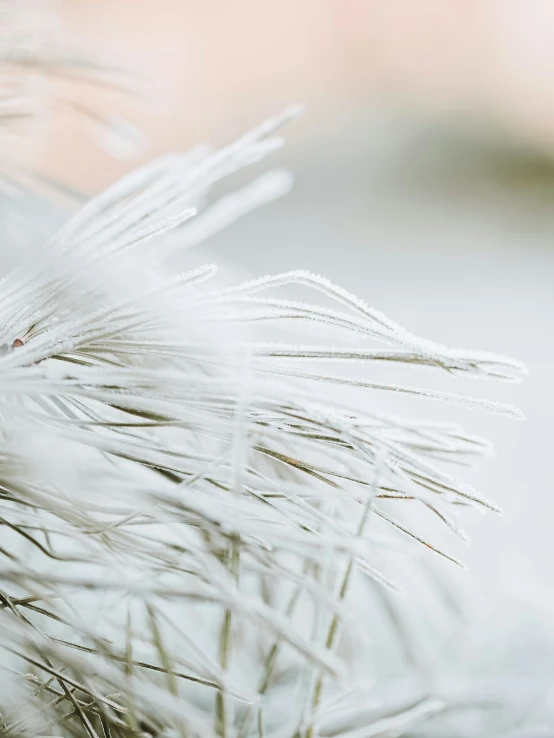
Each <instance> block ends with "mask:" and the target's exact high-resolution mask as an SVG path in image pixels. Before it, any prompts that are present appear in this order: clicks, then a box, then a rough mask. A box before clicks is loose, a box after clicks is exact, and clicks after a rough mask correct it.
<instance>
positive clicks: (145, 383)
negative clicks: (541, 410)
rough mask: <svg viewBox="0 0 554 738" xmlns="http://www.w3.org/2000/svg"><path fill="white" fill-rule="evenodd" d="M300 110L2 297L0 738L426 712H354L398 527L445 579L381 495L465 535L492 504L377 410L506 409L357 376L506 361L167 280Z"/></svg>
mask: <svg viewBox="0 0 554 738" xmlns="http://www.w3.org/2000/svg"><path fill="white" fill-rule="evenodd" d="M295 113H296V110H291V111H287V112H286V113H285V114H284V115H283V116H280V117H278V118H276V119H274V120H271V121H268V122H267V123H265V124H263V125H262V126H260V127H258V128H256V129H255V130H253V131H251V132H250V133H248V134H247V135H245V136H243V137H242V138H240V139H239V140H238V141H237V142H235V143H234V144H232V145H230V146H228V147H226V148H224V149H222V150H220V151H213V150H211V149H210V148H208V147H202V148H199V149H196V150H194V151H192V152H190V153H189V154H187V155H169V156H165V157H163V158H161V159H158V160H156V161H154V162H152V163H150V164H148V165H147V166H145V167H143V168H141V169H139V170H137V171H135V172H133V173H132V174H131V175H128V176H126V177H125V178H123V179H122V180H121V181H119V182H117V183H116V184H115V185H113V186H112V187H110V188H109V189H108V190H107V191H106V192H104V193H103V194H101V195H100V196H98V197H96V198H94V199H92V200H91V201H90V202H89V203H88V204H87V205H86V206H85V207H84V208H83V209H82V210H81V211H80V212H78V213H77V214H76V215H75V216H74V217H73V218H71V220H70V221H69V222H68V223H67V225H66V226H65V227H63V228H62V230H61V231H60V232H59V233H58V235H57V236H56V237H55V238H54V239H53V240H52V241H51V242H50V243H49V244H47V245H46V246H45V248H44V249H43V250H42V251H41V252H40V253H39V254H38V256H36V258H34V260H33V261H32V262H30V263H25V264H23V265H22V266H21V267H19V268H18V269H16V270H15V271H14V272H13V273H11V274H9V275H8V276H7V277H5V278H4V280H3V281H2V282H1V283H0V311H1V314H2V323H1V326H0V332H1V336H0V344H2V346H3V349H2V356H0V398H1V400H0V403H1V404H0V422H1V429H2V440H1V443H2V450H1V458H2V479H1V482H0V523H1V524H2V541H1V544H0V546H1V547H0V582H1V592H0V599H1V603H2V610H1V612H0V627H1V629H2V630H1V632H2V636H1V638H0V653H1V656H0V665H1V668H2V671H1V674H2V677H1V678H2V690H1V691H0V712H1V713H2V719H3V724H4V731H5V732H6V733H7V734H9V735H14V736H15V735H22V736H23V735H25V736H27V735H29V736H30V735H53V734H55V735H64V736H67V735H75V736H82V735H88V736H90V737H91V738H96V736H102V735H104V736H107V737H109V736H124V735H125V736H127V735H133V734H136V733H149V734H160V733H163V734H167V735H183V736H201V737H202V738H205V737H206V736H213V735H218V736H227V737H229V738H230V737H231V736H233V737H237V738H246V737H247V736H262V735H264V736H269V735H271V736H275V738H277V736H279V737H282V738H293V737H295V736H299V737H300V736H301V737H302V738H314V737H315V736H316V735H326V736H342V738H369V737H370V736H392V735H401V734H404V733H405V732H406V731H408V730H410V729H411V728H412V727H413V726H415V725H417V724H419V723H421V722H422V721H423V720H425V719H427V718H428V717H429V716H431V715H435V714H437V713H440V712H441V711H447V710H448V703H447V702H445V700H444V699H443V698H442V697H440V696H439V695H437V694H434V693H433V692H432V690H424V691H423V692H422V693H421V694H418V695H416V696H414V695H413V694H407V695H406V696H405V697H403V696H402V695H397V700H396V703H395V704H394V705H391V706H390V707H389V708H388V709H383V708H382V707H381V708H379V706H378V705H375V704H374V702H373V700H374V686H375V674H376V671H375V669H376V665H375V664H371V663H368V651H367V648H366V645H367V638H368V637H369V636H373V637H375V632H374V629H373V627H372V620H371V618H372V613H373V612H374V606H375V602H376V600H375V597H380V594H379V593H380V592H385V593H386V592H388V591H389V590H394V589H395V588H396V584H395V582H394V581H391V577H390V572H388V571H384V570H382V567H381V566H380V564H379V563H378V562H382V561H386V560H387V558H388V552H389V549H390V546H393V547H395V546H397V545H398V544H399V543H400V542H401V541H402V539H404V538H406V537H410V538H412V539H414V540H415V541H416V542H420V543H421V544H423V545H424V546H425V547H427V548H429V549H431V551H426V552H425V554H426V555H428V556H433V555H434V554H436V555H439V556H442V557H444V558H447V559H451V561H452V566H456V564H458V563H460V562H458V561H457V559H456V558H455V557H453V556H451V555H450V554H449V552H448V551H446V550H443V549H442V548H441V547H439V546H438V545H435V544H434V543H433V541H429V540H427V539H426V538H425V537H424V536H423V535H422V534H421V533H419V532H418V530H417V529H416V528H415V527H414V525H413V524H412V523H411V521H410V516H409V515H408V516H406V515H404V516H403V517H399V516H398V515H396V514H395V513H394V512H391V511H390V510H391V508H390V504H389V506H388V507H387V501H388V500H394V501H395V502H394V504H396V505H401V506H402V507H404V502H403V501H405V504H406V508H407V510H408V509H412V507H411V506H412V505H413V504H414V501H416V502H418V503H420V505H421V506H423V507H424V508H425V509H426V510H428V511H429V513H430V514H433V515H436V516H438V517H439V518H440V519H441V520H442V521H443V522H444V523H445V524H446V525H447V526H448V527H449V528H450V529H451V531H452V532H453V534H454V535H459V536H462V537H463V533H462V532H461V531H460V529H459V526H458V523H457V520H456V510H457V509H460V508H462V507H478V508H479V507H480V508H486V509H493V510H494V509H496V508H495V505H494V504H493V503H491V502H489V501H488V500H486V499H484V498H483V497H481V496H480V495H479V494H478V492H477V491H475V490H474V489H473V488H472V487H470V486H469V485H467V484H465V483H463V482H462V481H460V480H459V479H457V478H456V476H454V475H452V474H451V473H450V471H448V468H447V466H448V463H449V462H456V463H468V462H470V461H471V460H472V459H473V458H477V457H479V456H480V455H482V454H483V453H487V452H488V451H489V448H490V447H489V445H488V443H486V442H485V441H482V440H481V439H479V438H476V437H474V436H472V435H468V434H466V433H465V432H464V431H463V430H461V429H460V428H459V427H458V426H457V425H455V424H440V423H436V422H432V421H426V420H405V419H399V418H397V417H392V416H391V417H388V416H384V415H382V414H379V413H377V412H374V411H372V402H371V398H372V396H373V393H374V392H376V391H378V392H394V393H404V394H408V395H413V396H416V397H421V398H432V399H438V400H442V401H445V402H448V403H453V404H462V405H466V406H474V407H476V408H479V409H483V410H487V411H490V412H497V413H503V414H506V415H509V416H515V417H518V416H519V413H518V411H517V410H515V409H514V408H512V407H511V406H507V405H501V404H498V403H494V402H490V401H485V400H482V399H475V398H470V397H465V396H460V395H458V394H454V393H445V392H434V391H432V390H429V389H424V388H420V387H415V386H411V385H396V384H383V383H376V382H374V381H371V378H370V374H369V370H370V368H371V367H372V366H373V365H374V364H375V363H379V364H385V365H386V364H395V365H398V364H406V365H412V366H416V367H418V366H420V367H426V368H431V369H434V370H437V371H446V372H449V373H450V374H452V375H465V376H470V377H474V378H477V379H495V380H496V379H497V380H503V381H514V380H518V379H519V378H520V377H521V376H522V374H523V373H524V371H525V370H524V367H523V366H522V365H521V364H520V363H519V362H516V361H513V360H511V359H508V358H506V357H502V356H495V355H491V354H487V353H483V352H475V351H459V350H451V349H447V348H445V347H444V346H440V345H437V344H434V343H432V342H430V341H426V340H422V339H420V338H418V337H416V336H414V335H413V334H411V333H409V332H408V331H406V330H404V329H403V328H401V327H400V326H398V325H396V324H395V323H393V322H392V321H391V320H389V319H388V318H387V317H385V316H384V315H383V314H381V313H380V312H378V311H376V310H374V309H373V308H370V307H369V306H368V305H367V304H366V303H365V302H363V301H362V300H360V299H358V298H357V297H355V296H353V295H351V294H349V293H348V292H346V291H345V290H343V289H341V288H340V287H337V286H335V285H334V284H332V283H331V282H330V281H328V280H326V279H324V278H322V277H319V276H315V275H313V274H310V273H307V272H304V271H290V272H287V273H285V274H279V275H276V276H265V277H263V278H260V279H256V280H252V281H249V282H246V283H243V284H239V285H238V286H234V287H228V286H227V287H221V286H218V285H217V283H216V277H215V273H216V268H215V267H214V266H213V265H206V266H205V267H202V268H198V269H194V270H192V271H189V272H186V273H181V274H175V273H173V272H172V270H171V269H170V268H169V267H168V266H167V264H168V261H167V260H168V257H169V255H171V254H172V253H173V252H174V251H175V249H176V248H179V247H181V248H184V247H189V246H192V245H196V244H198V243H200V242H201V241H203V240H204V239H205V238H206V237H207V236H209V235H211V234H212V233H213V232H215V231H216V230H218V229H220V228H222V227H224V226H226V225H227V224H228V223H229V222H232V221H233V220H234V219H235V218H236V217H239V216H240V215H242V214H243V213H245V212H247V211H248V210H249V209H251V208H252V207H255V206H257V205H259V204H262V203H265V202H269V201H271V200H272V199H273V198H275V197H277V196H279V195H281V194H282V193H283V192H285V191H286V190H287V189H288V187H289V185H290V178H289V176H288V175H287V174H286V173H284V172H280V171H276V172H272V173H270V174H268V175H265V176H264V177H262V178H261V179H260V180H258V181H257V182H255V183H254V184H253V185H250V186H249V187H247V188H246V189H244V190H242V191H240V192H239V193H237V194H234V195H230V196H226V197H225V198H223V199H221V200H219V201H216V202H215V203H213V204H210V203H211V200H210V196H209V195H210V190H211V188H212V186H213V185H214V184H215V183H217V182H219V181H220V180H222V179H224V178H226V177H228V176H229V175H231V174H232V173H234V172H235V171H237V170H239V169H241V168H243V167H246V166H248V165H250V164H252V163H254V162H257V161H259V160H260V159H262V158H263V157H265V156H266V155H267V154H269V153H270V152H272V151H273V150H275V149H276V148H278V147H279V146H280V145H281V140H280V139H278V138H276V137H275V136H274V132H275V130H276V129H277V128H278V127H279V126H280V125H281V124H282V123H283V122H284V121H285V120H287V119H288V118H290V117H291V115H294V114H295ZM170 231H171V232H172V234H173V235H172V237H171V238H168V237H167V233H168V232H170ZM164 234H166V235H164ZM260 235H261V237H263V234H260ZM300 289H301V290H303V292H304V294H307V295H311V298H306V301H299V300H298V297H299V294H297V293H298V291H299V290H300ZM289 290H295V291H293V292H292V293H291V292H290V291H289ZM290 324H293V325H294V327H295V329H296V332H295V343H293V344H291V343H290V342H289V340H290V328H287V326H290ZM375 342H377V344H382V345H383V347H382V348H379V347H375ZM330 362H333V363H334V364H336V365H337V366H338V367H339V368H345V369H346V371H342V372H341V371H339V370H337V371H335V372H331V373H330V372H329V371H328V365H329V363H330ZM350 365H355V366H361V367H363V368H364V378H363V379H356V378H354V377H353V376H352V374H351V373H350V372H349V369H348V368H349V367H350ZM365 377H367V378H365ZM341 387H344V388H347V389H348V388H352V387H355V388H358V389H359V390H363V391H364V394H363V399H361V400H360V401H359V403H358V404H357V406H356V407H352V406H350V405H349V403H348V401H347V398H346V397H344V396H343V395H341V392H342V390H341ZM408 501H409V502H408ZM378 521H380V525H381V527H380V528H376V527H375V523H376V522H378ZM405 555H406V556H408V555H409V556H412V555H413V549H412V548H410V549H409V553H408V554H405ZM385 568H386V567H385ZM386 596H387V597H388V595H386Z"/></svg>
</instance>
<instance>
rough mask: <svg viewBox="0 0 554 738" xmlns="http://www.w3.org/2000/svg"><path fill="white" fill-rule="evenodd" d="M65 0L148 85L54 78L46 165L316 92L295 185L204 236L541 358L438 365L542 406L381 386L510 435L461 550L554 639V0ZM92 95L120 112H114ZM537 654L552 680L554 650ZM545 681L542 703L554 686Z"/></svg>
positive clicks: (135, 148)
mask: <svg viewBox="0 0 554 738" xmlns="http://www.w3.org/2000/svg"><path fill="white" fill-rule="evenodd" d="M57 7H58V9H59V12H60V21H59V26H58V28H57V29H56V33H57V34H58V35H59V37H60V38H62V39H63V40H64V41H65V42H66V43H67V44H68V45H69V46H71V47H74V48H76V49H78V50H79V51H81V52H82V51H86V52H87V53H88V52H90V53H91V54H95V55H98V54H100V56H101V58H102V60H103V61H104V62H105V63H106V64H109V65H113V66H114V67H116V68H126V69H131V70H134V72H135V74H136V77H132V78H130V79H131V80H132V83H131V85H130V86H131V87H133V89H135V90H138V95H136V96H133V95H122V94H121V93H119V92H118V91H116V90H114V91H110V90H107V89H105V88H97V87H94V86H88V87H86V88H85V87H80V88H77V87H75V86H71V85H69V83H67V82H62V81H58V82H56V83H55V87H56V90H55V92H56V94H57V95H58V97H60V98H64V97H65V98H66V99H71V100H72V101H73V102H72V104H71V107H72V108H73V111H74V114H72V115H68V112H67V108H66V109H65V110H64V109H60V108H56V109H53V110H52V111H51V113H50V116H49V119H48V120H47V122H46V123H45V124H43V126H44V127H43V131H42V136H41V138H40V143H39V144H37V145H35V146H34V147H33V151H32V152H31V153H32V157H31V158H30V159H29V164H30V165H32V166H33V167H35V168H36V169H38V170H39V171H40V172H42V173H43V174H45V175H47V176H49V177H52V178H57V179H59V180H62V181H64V182H66V183H69V184H71V185H72V186H74V187H75V188H77V189H79V190H81V191H83V192H86V193H92V192H95V191H96V190H98V189H99V188H100V187H102V186H104V185H106V184H108V183H109V182H111V181H113V179H114V178H115V177H116V176H118V175H119V174H121V173H122V172H124V171H127V170H128V169H129V168H130V167H131V166H132V165H134V164H136V163H137V162H140V161H143V160H145V159H148V158H150V157H152V156H153V155H155V154H157V153H160V152H163V151H167V150H173V149H186V148H188V147H191V146H193V145H195V144H197V143H201V142H204V141H209V142H211V143H214V144H215V145H220V144H223V143H225V142H228V141H229V140H231V139H232V138H233V137H234V136H236V135H238V134H240V133H241V132H243V131H244V130H245V129H247V128H248V127H250V126H252V125H254V124H256V123H257V122H259V121H260V120H262V119H263V118H264V117H266V116H268V115H271V114H274V113H275V112H278V111H279V110H280V109H281V108H283V107H284V106H285V105H288V104H290V103H296V102H301V103H305V104H306V106H307V110H306V113H305V115H304V116H303V118H302V119H301V120H299V121H297V122H295V123H294V124H292V125H291V126H290V127H289V129H288V130H286V131H285V132H284V134H285V136H286V137H287V140H288V141H289V145H288V146H287V147H286V148H285V149H284V150H283V152H281V153H279V155H278V156H276V157H275V158H274V161H275V162H277V163H279V164H280V165H285V166H286V167H287V168H290V169H291V170H292V171H293V172H294V175H295V179H296V185H295V188H294V190H293V192H292V194H290V195H288V196H287V197H286V198H284V199H283V200H282V201H280V202H278V203H275V204H274V205H271V206H269V207H267V208H264V209H263V210H261V211H258V212H256V213H254V214H252V215H250V216H248V217H247V218H246V219H244V220H243V221H241V222H240V223H238V224H236V225H234V226H232V228H230V229H229V230H227V231H226V232H225V233H222V234H221V235H219V236H217V237H215V238H213V239H212V240H211V241H210V242H209V244H208V251H209V252H210V253H209V254H206V250H203V252H202V253H198V254H196V255H194V257H193V258H195V259H197V260H198V262H203V261H207V260H212V259H213V260H217V261H218V262H221V263H223V264H227V266H228V267H229V268H231V267H230V265H232V268H233V269H234V270H235V271H238V272H240V273H241V274H243V275H244V274H247V275H254V274H260V273H262V274H263V273H267V272H275V271H280V270H288V269H291V268H305V269H308V270H310V271H314V272H318V273H321V274H323V275H324V276H327V277H329V278H331V279H332V281H334V282H335V283H339V284H341V285H343V286H344V287H346V288H347V289H349V290H351V291H353V292H355V293H357V294H358V295H360V296H361V297H363V298H364V299H365V300H367V301H368V302H369V303H370V304H371V305H373V306H375V307H377V308H379V309H381V310H382V311H384V312H385V313H386V314H387V315H389V317H391V318H393V319H394V320H396V321H397V322H399V323H401V324H403V325H404V326H406V327H407V328H408V329H410V330H411V331H413V332H415V333H417V334H419V335H423V336H426V337H428V338H430V339H432V340H434V341H437V342H440V343H444V344H447V345H449V346H456V347H471V348H476V349H477V348H479V349H484V350H491V351H496V352H499V353H504V354H508V355H510V356H514V357H517V358H519V359H521V360H523V361H524V362H525V363H526V364H527V365H528V367H529V370H530V376H529V378H528V379H527V381H526V382H525V383H524V384H522V385H517V386H511V385H504V386H500V387H497V386H492V385H491V386H482V385H481V384H478V383H470V384H469V386H466V385H467V382H466V383H465V384H463V383H462V382H461V381H456V380H455V379H452V378H449V377H446V378H442V377H439V378H437V377H435V376H434V375H430V376H429V377H428V378H425V377H424V380H425V379H426V381H427V383H428V384H429V385H432V386H435V387H439V388H441V389H446V390H451V391H461V392H466V393H468V394H474V395H487V396H489V397H494V398H496V399H499V400H502V401H509V402H512V403H514V404H516V405H518V406H520V407H521V408H522V409H523V410H524V411H525V413H526V416H527V419H526V421H525V422H519V421H514V420H508V419H505V418H499V417H497V416H487V415H483V414H480V413H478V412H476V411H471V412H470V411H466V410H463V409H459V408H453V407H450V406H446V407H442V406H440V405H439V404H438V403H427V404H424V403H422V401H420V400H415V399H404V400H403V401H401V400H399V399H392V398H390V397H382V396H377V395H375V398H374V402H375V406H376V407H386V408H388V409H391V408H392V409H393V410H394V411H396V410H398V411H400V410H401V411H402V412H406V413H408V414H410V415H414V416H418V415H423V414H425V415H426V416H432V417H436V418H437V419H439V418H448V419H452V418H455V419H457V420H459V421H460V422H461V423H463V425H464V426H466V427H467V428H468V429H471V430H472V431H474V432H475V433H476V434H478V435H483V436H485V437H488V438H490V439H491V440H493V441H494V443H495V446H496V449H497V457H496V459H495V460H492V461H489V462H487V463H486V464H485V466H484V467H483V468H482V470H481V471H480V472H479V473H478V474H477V475H476V476H475V483H476V484H477V486H478V487H479V488H480V490H481V491H482V492H483V493H484V494H486V495H487V496H488V497H490V498H492V499H494V500H495V501H497V502H498V503H499V504H501V505H502V506H503V507H504V508H505V510H506V514H505V516H504V517H498V518H495V517H494V516H486V517H485V518H483V519H481V518H477V519H476V518H475V516H472V517H471V518H470V519H468V520H467V523H466V527H467V528H468V531H469V533H470V536H471V538H472V540H473V545H472V546H471V548H469V549H467V550H466V549H460V550H457V551H456V550H454V553H457V554H458V555H460V556H462V558H463V559H464V561H466V562H467V563H468V564H469V565H470V567H471V573H470V574H469V575H467V574H463V575H462V576H461V578H460V579H459V582H460V583H459V586H460V587H461V588H469V589H470V590H471V591H472V598H473V600H472V601H473V602H474V603H475V611H476V612H477V616H476V617H478V618H479V622H480V623H481V626H482V627H484V628H485V631H483V630H482V628H481V630H480V631H479V632H480V633H482V632H485V636H480V637H482V638H483V639H484V641H485V642H489V641H493V640H494V639H495V638H497V639H500V646H499V648H500V650H502V649H503V648H506V649H513V648H514V647H515V646H514V639H513V637H512V634H511V632H510V630H509V628H510V626H506V625H505V624H506V623H511V622H513V621H515V620H518V619H520V618H523V619H524V620H525V621H526V622H528V623H529V624H531V627H529V629H528V633H529V635H530V636H532V637H534V636H535V635H536V633H537V632H539V631H540V632H541V633H543V634H544V637H545V639H547V640H550V639H551V638H552V639H554V626H552V620H551V619H550V613H551V605H552V604H554V600H553V598H552V594H553V592H554V567H553V565H552V561H553V554H554V543H553V542H552V534H551V531H552V525H553V521H554V494H553V492H554V490H553V489H552V477H551V469H552V467H551V465H550V454H551V453H552V451H551V448H552V442H553V440H554V438H553V434H552V428H553V426H554V398H553V392H552V372H553V368H554V345H553V337H552V332H553V328H554V289H553V281H554V280H553V278H554V209H553V203H554V159H553V156H554V85H553V84H552V80H553V78H554V4H553V3H552V2H550V1H549V0H532V2H528V1H526V0H413V1H412V2H402V1H401V0H340V2H338V1H337V0H334V1H333V0H303V1H302V2H298V0H280V1H279V2H270V1H269V0H267V1H266V0H237V1H236V2H233V3H230V2H225V0H202V2H195V1H192V0H157V1H156V2H155V3H154V2H152V1H151V0H109V1H108V0H94V1H92V0H66V1H65V2H59V3H58V4H57ZM79 106H81V107H82V108H87V109H88V108H91V109H94V110H95V111H97V112H100V113H101V114H103V113H104V112H105V115H106V117H107V118H106V119H107V121H108V123H107V124H106V119H102V120H101V119H100V118H101V116H100V118H98V119H95V118H94V117H93V118H92V119H91V118H90V117H89V118H87V117H86V116H83V115H81V114H80V111H79ZM108 111H109V112H108ZM81 112H82V111H81ZM121 121H126V123H121ZM120 125H122V126H127V128H126V129H125V130H126V133H127V134H128V135H127V136H124V138H125V140H126V145H125V146H123V147H120V146H119V145H118V143H117V136H114V135H113V134H114V130H111V128H114V129H117V130H116V131H115V132H116V133H118V132H119V133H120V132H121V131H120V130H119V127H120ZM98 143H100V144H101V147H100V148H99V147H98ZM102 147H103V148H102ZM263 168H267V166H266V165H265V164H264V167H263ZM64 217H65V215H64V213H63V212H62V210H52V211H51V212H49V215H48V217H45V219H44V221H40V222H37V223H34V224H28V223H27V224H25V223H24V222H23V221H24V214H23V210H21V211H20V213H19V215H16V216H14V217H12V219H11V220H10V225H9V227H10V229H11V232H12V233H14V232H16V231H18V229H19V233H20V234H21V233H23V232H25V233H26V234H27V236H25V238H31V236H29V235H28V234H29V233H32V238H36V236H37V235H38V232H39V230H40V231H41V233H40V235H44V232H46V231H48V230H49V229H52V228H53V227H54V225H55V223H56V222H59V221H60V220H61V219H63V218H64ZM18 218H19V220H18ZM24 226H25V227H24ZM21 239H22V240H21V243H22V248H23V247H24V243H23V241H24V238H23V236H21ZM387 371H390V370H387ZM418 378H420V377H419V376H418ZM462 384H463V386H462ZM372 401H373V398H372ZM454 549H455V547H454ZM450 550H453V549H452V546H451V545H450ZM454 581H455V582H457V581H458V580H457V579H455V580H454ZM455 586H458V584H456V585H455ZM481 626H480V627H481ZM506 627H507V628H508V630H507V631H506V630H505V628H506ZM500 633H502V635H499V634H500ZM479 643H480V641H479ZM480 647H481V646H476V648H480ZM539 651H540V648H539ZM533 653H535V652H533ZM514 658H515V661H514V663H515V664H516V668H518V669H526V668H527V664H526V663H524V659H523V658H522V657H520V655H516V657H514ZM540 668H541V669H543V671H544V674H546V675H547V679H546V684H547V685H552V684H554V664H553V663H552V661H548V663H545V664H544V665H541V667H540ZM545 690H546V691H544V693H541V694H540V695H539V696H536V700H535V701H536V704H539V703H542V702H544V701H546V702H549V700H550V697H551V695H549V694H548V692H547V688H546V687H545ZM548 735H550V733H549V734H548Z"/></svg>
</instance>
